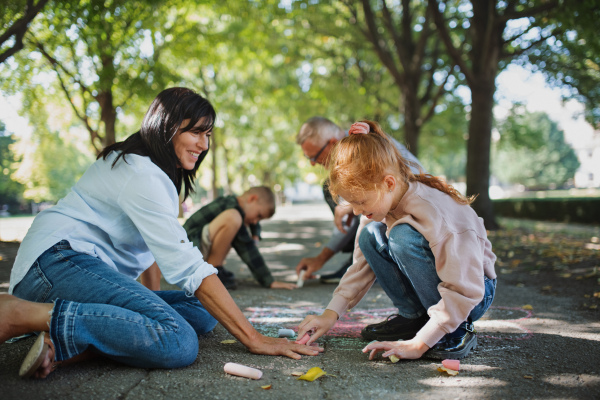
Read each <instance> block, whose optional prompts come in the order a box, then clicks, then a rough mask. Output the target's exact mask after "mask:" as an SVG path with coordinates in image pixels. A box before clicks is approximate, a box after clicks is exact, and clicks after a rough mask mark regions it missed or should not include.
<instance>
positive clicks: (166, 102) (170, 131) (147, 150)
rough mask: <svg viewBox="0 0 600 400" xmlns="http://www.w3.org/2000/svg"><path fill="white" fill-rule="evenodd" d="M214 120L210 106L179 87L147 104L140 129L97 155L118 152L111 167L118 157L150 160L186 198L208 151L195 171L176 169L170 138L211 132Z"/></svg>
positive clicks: (203, 99) (104, 157)
mask: <svg viewBox="0 0 600 400" xmlns="http://www.w3.org/2000/svg"><path fill="white" fill-rule="evenodd" d="M203 118H204V119H203ZM186 119H189V123H188V124H187V125H186V126H181V123H182V122H183V121H184V120H186ZM201 119H203V120H202V123H201V124H200V125H199V126H198V127H195V128H194V126H195V125H196V124H197V123H198V121H200V120H201ZM215 119H216V112H215V109H214V108H213V106H212V105H211V104H210V103H209V101H208V100H206V99H205V98H203V97H202V96H200V95H199V94H197V93H195V92H194V91H192V90H190V89H186V88H181V87H174V88H170V89H165V90H163V91H162V92H160V93H159V94H158V96H156V98H155V99H154V101H153V102H152V104H151V105H150V108H149V109H148V111H147V112H146V115H145V116H144V120H143V121H142V126H141V128H140V130H139V131H138V132H136V133H134V134H133V135H131V136H129V137H128V138H127V139H125V140H124V141H122V142H118V143H115V144H112V145H110V146H107V147H106V148H104V150H102V152H101V153H100V154H99V155H98V159H100V157H102V158H103V159H106V157H107V156H108V155H109V154H110V153H111V152H113V151H120V152H121V153H120V154H119V156H118V157H117V158H116V159H115V161H114V162H113V167H114V166H115V164H116V163H117V162H118V161H119V159H120V158H123V161H125V162H127V161H126V159H125V156H126V155H127V154H137V155H140V156H147V157H150V160H152V162H153V163H154V164H156V165H157V166H158V167H159V168H160V169H161V170H163V171H164V173H165V174H167V176H168V177H169V178H170V179H171V181H172V182H173V184H174V185H175V187H176V188H177V192H178V193H180V192H181V186H182V185H183V186H184V193H183V194H184V199H185V198H187V196H188V195H189V194H190V193H193V191H194V189H193V181H194V177H195V176H196V171H198V167H199V166H200V163H201V162H202V160H204V157H206V154H207V153H208V149H207V150H206V151H204V152H202V154H200V157H198V161H196V165H195V166H194V168H193V169H192V170H189V171H188V170H185V169H183V168H179V167H178V165H179V160H178V158H177V155H176V154H175V148H174V146H173V140H172V139H173V137H174V136H175V135H176V134H178V131H179V129H180V128H181V132H185V131H189V130H192V129H194V130H197V131H199V132H206V131H211V130H212V129H213V126H214V123H215ZM181 132H179V134H181Z"/></svg>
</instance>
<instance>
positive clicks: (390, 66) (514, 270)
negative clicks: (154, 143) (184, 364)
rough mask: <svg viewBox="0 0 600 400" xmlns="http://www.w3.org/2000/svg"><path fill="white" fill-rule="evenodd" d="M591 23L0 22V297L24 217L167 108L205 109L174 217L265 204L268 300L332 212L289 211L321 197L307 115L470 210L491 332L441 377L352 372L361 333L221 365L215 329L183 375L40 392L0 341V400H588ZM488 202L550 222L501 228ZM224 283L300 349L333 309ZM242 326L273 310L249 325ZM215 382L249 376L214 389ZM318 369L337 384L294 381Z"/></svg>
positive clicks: (251, 6) (423, 9)
mask: <svg viewBox="0 0 600 400" xmlns="http://www.w3.org/2000/svg"><path fill="white" fill-rule="evenodd" d="M599 3H600V2H599V1H598V0H581V1H565V0H531V1H527V0H502V1H501V0H473V1H467V0H444V1H443V0H429V1H427V0H421V1H419V0H387V1H382V0H378V1H376V0H363V1H352V0H329V1H319V0H305V1H294V0H264V1H258V0H247V1H246V0H237V1H213V0H207V1H202V2H189V1H157V0H147V1H140V0H138V1H111V0H103V1H98V0H83V1H68V0H67V1H52V0H8V1H6V0H0V5H1V6H2V9H1V12H0V23H1V28H0V165H1V166H0V207H1V209H0V213H2V215H3V216H1V217H0V292H6V291H7V290H8V280H9V276H10V270H11V268H12V264H13V262H14V258H15V256H16V253H17V250H18V246H19V242H20V240H21V239H22V237H23V236H24V234H25V233H26V231H27V228H28V226H29V224H31V221H32V219H33V216H32V214H35V213H37V212H38V211H39V210H40V209H42V208H44V207H49V206H52V205H53V204H55V202H56V201H57V200H58V199H60V198H61V197H63V196H64V195H65V194H66V193H67V192H68V190H69V189H70V187H71V186H72V185H73V184H74V183H75V182H76V181H77V179H78V178H79V177H80V176H81V174H82V173H83V172H84V171H85V169H86V168H87V167H88V166H89V165H90V164H91V163H92V162H93V160H94V159H95V156H96V154H97V152H98V151H99V150H100V149H101V148H103V147H104V146H106V145H107V144H110V143H113V142H114V141H118V140H122V139H124V138H125V137H127V136H128V135H130V134H132V133H134V132H135V131H136V130H137V129H138V127H139V125H140V122H141V119H142V117H143V114H144V112H145V111H146V109H147V107H148V105H149V104H150V102H151V101H152V99H153V98H154V97H155V96H156V95H157V94H158V93H159V92H160V91H161V90H163V89H165V88H167V87H172V86H186V87H190V88H192V89H194V90H196V91H198V92H199V93H201V94H202V95H204V96H206V97H207V98H208V99H210V101H211V102H212V103H213V104H214V106H215V108H216V110H217V113H218V120H217V125H216V128H215V131H214V134H213V136H212V143H211V152H210V154H209V156H208V157H207V159H206V160H205V161H204V163H203V165H202V166H201V168H200V171H199V173H198V180H197V184H198V185H197V193H196V194H195V195H193V196H192V199H191V202H190V203H188V204H187V206H188V212H189V211H191V210H192V209H195V208H197V207H199V206H200V205H202V204H203V203H205V202H207V201H209V200H210V199H212V198H214V196H216V195H219V194H227V193H240V192H241V191H242V190H244V189H246V188H248V187H249V186H252V185H259V184H264V185H268V186H270V187H272V188H273V189H274V190H275V191H276V193H278V198H279V200H280V201H281V203H280V204H279V205H278V208H277V212H276V214H275V216H274V217H273V218H272V219H271V220H268V221H264V224H262V225H263V240H262V241H261V244H260V249H261V252H262V253H263V255H264V256H265V259H266V261H267V262H268V264H269V267H270V268H271V269H272V270H273V271H274V274H275V275H276V276H277V277H278V278H279V279H281V280H286V281H289V282H295V280H296V275H295V270H294V266H295V265H296V264H297V262H298V260H299V259H300V258H301V257H307V256H314V255H316V254H317V253H318V251H319V248H320V246H321V245H322V244H323V243H326V241H327V239H328V237H329V235H330V233H331V215H330V213H329V210H328V208H327V206H326V205H325V203H324V202H322V201H320V202H319V203H304V202H306V201H309V200H314V199H315V198H318V197H319V196H320V195H321V188H320V184H321V182H322V181H323V179H324V178H325V176H326V171H324V170H323V169H322V168H321V167H316V168H313V167H311V166H310V163H309V162H308V160H307V159H305V158H304V157H303V155H302V152H301V150H300V148H299V146H297V145H296V144H295V140H294V139H295V136H296V133H297V132H298V129H299V128H300V126H301V124H302V123H303V122H304V121H305V120H306V119H308V118H310V117H312V116H314V115H320V116H324V117H327V118H330V119H331V120H333V121H334V122H336V123H338V124H339V125H340V126H342V127H343V128H344V129H347V128H348V127H349V125H350V124H351V123H352V122H354V121H356V120H358V119H363V118H368V119H374V120H377V121H379V122H380V123H381V124H382V125H383V127H384V129H385V130H386V131H387V132H388V133H390V134H391V135H393V136H394V137H395V138H396V139H398V140H399V141H400V142H402V143H405V144H406V145H407V146H408V147H409V148H410V149H411V151H413V153H415V154H416V155H418V157H419V159H420V160H421V162H422V163H423V165H424V166H425V167H426V168H427V170H428V171H429V172H431V173H432V174H435V175H439V176H444V177H445V178H446V179H447V180H448V181H449V182H451V183H453V184H455V185H456V186H457V188H459V189H460V190H462V191H464V192H465V193H468V194H474V193H478V194H479V197H478V199H477V201H476V202H475V203H474V207H475V208H476V210H477V212H478V213H479V215H480V216H482V217H483V218H484V220H485V223H486V226H487V227H488V228H490V231H489V238H490V240H491V241H492V244H493V248H494V252H495V254H496V255H497V256H498V260H497V264H496V271H497V272H498V275H499V290H498V296H497V299H496V300H495V302H494V305H493V310H492V312H490V313H488V314H489V315H487V316H486V317H485V318H484V320H483V321H481V322H478V323H477V324H476V327H477V329H478V331H479V334H478V336H479V340H480V345H481V346H480V348H478V349H477V350H476V351H475V352H474V353H473V354H472V355H471V356H470V357H469V358H467V359H465V360H464V361H463V363H462V365H461V372H460V374H459V375H458V377H449V376H446V375H444V374H442V373H440V372H438V371H437V369H436V367H437V365H434V364H432V363H431V362H430V361H427V360H418V361H414V362H410V363H398V364H392V363H390V362H389V361H387V360H378V361H375V362H368V361H366V359H365V358H364V355H363V354H362V353H361V352H360V349H361V348H362V347H363V346H364V343H363V342H362V341H361V340H360V339H359V338H358V336H359V332H360V329H361V327H362V326H364V325H365V324H366V323H372V322H376V321H375V320H373V321H368V320H367V319H364V318H363V319H360V320H358V321H354V324H353V325H352V327H353V329H354V330H353V335H350V336H351V337H336V336H335V335H329V336H328V337H325V338H324V339H323V341H324V344H325V346H326V347H327V348H328V350H327V351H326V353H325V354H324V355H322V356H320V357H319V358H318V359H315V360H313V359H310V358H305V359H303V360H301V361H299V362H297V361H294V360H290V359H285V358H283V357H278V358H268V357H262V356H256V355H253V354H250V353H249V352H247V351H246V350H245V349H244V348H243V346H241V345H240V344H239V343H237V344H224V342H223V340H224V339H231V336H230V335H229V334H228V333H227V332H226V331H225V330H224V329H222V328H220V327H218V328H217V329H216V330H215V334H214V335H213V336H210V337H208V338H205V340H203V341H201V343H202V346H203V347H202V348H201V350H200V354H199V357H198V360H197V361H196V362H195V363H194V364H193V365H191V366H190V367H188V368H184V369H178V370H151V369H139V368H128V367H125V366H123V365H119V364H116V363H111V362H107V361H104V360H103V361H98V362H93V363H87V364H82V365H78V366H77V368H68V367H67V368H63V369H61V371H60V372H57V373H54V374H52V375H51V376H50V377H49V379H47V380H45V381H43V382H32V381H24V380H20V379H18V376H17V371H18V368H19V365H20V362H21V360H22V358H23V357H24V355H25V354H26V352H27V351H28V349H29V348H30V346H31V343H32V340H33V338H29V339H26V340H23V341H18V342H16V343H13V344H9V343H4V344H2V345H0V365H1V367H0V382H1V384H0V386H2V389H3V396H4V397H5V398H7V399H25V398H27V399H34V398H40V399H42V398H54V397H56V398H83V397H85V398H90V399H103V398H107V399H109V398H124V399H125V398H127V399H137V398H140V399H142V398H143V399H146V398H149V397H151V398H174V397H177V398H198V396H199V395H200V396H201V397H203V398H235V399H241V398H257V397H260V398H264V399H268V398H277V399H280V398H282V397H285V398H287V399H295V398H307V397H310V398H328V399H338V398H339V399H342V398H343V399H346V398H349V397H352V398H356V399H362V398H365V399H371V398H410V399H415V398H416V399H420V398H423V399H429V398H441V397H448V398H473V399H482V398H519V399H520V398H573V399H588V398H590V399H597V398H598V397H599V396H598V394H599V393H600V371H599V369H598V368H599V365H600V360H599V359H598V357H599V354H600V353H598V351H596V350H594V349H597V348H598V342H599V341H600V334H599V333H600V328H599V322H598V321H599V319H598V307H599V306H600V288H599V285H600V222H599V221H600V217H598V212H600V206H598V201H599V198H600V195H599V194H598V193H599V190H600V165H599V163H600V133H599V132H600V131H599V130H598V128H599V127H600V125H599V124H598V122H599V118H600V109H599V108H598V106H597V105H598V104H599V103H598V97H599V96H600V92H599V91H598V88H600V85H599V84H598V83H600V67H599V65H600V48H599V47H600V38H599V37H598V35H597V21H599V20H600V4H599ZM503 201H504V202H508V203H510V204H509V206H511V205H512V209H513V211H515V210H517V209H519V210H521V211H523V210H524V211H525V214H526V216H527V217H533V216H536V217H537V218H543V219H547V220H550V221H534V220H527V219H522V218H521V219H515V218H506V215H507V214H510V212H509V211H510V208H511V207H508V208H507V207H504V208H502V209H501V208H500V207H498V206H499V205H500V204H501V202H503ZM289 203H293V204H291V205H289ZM557 205H562V206H563V207H562V208H557V207H556V206H557ZM540 210H541V212H540ZM572 210H575V211H576V212H575V213H573V214H571V213H570V212H571V211H572ZM520 216H521V217H522V213H521V215H520ZM184 217H185V215H184ZM576 217H577V218H578V219H577V221H578V223H577V224H573V223H571V222H573V220H575V219H576ZM582 222H585V223H582ZM497 228H500V229H497ZM338 256H339V255H338ZM340 261H341V259H340V258H339V257H338V259H335V258H334V259H333V260H332V262H330V263H328V265H326V268H325V269H327V271H325V273H326V272H333V271H334V270H336V269H337V268H338V267H339V265H338V264H339V262H340ZM228 268H230V269H231V270H232V271H234V272H235V273H236V275H237V276H238V277H239V278H240V288H239V289H238V290H237V291H236V292H235V293H233V294H232V295H233V296H234V299H235V301H236V303H237V304H238V305H239V306H240V308H241V309H243V310H244V312H245V313H246V315H247V316H248V317H249V318H251V319H252V322H253V324H254V325H255V326H256V327H258V328H259V329H260V330H261V332H263V333H265V334H273V332H276V331H277V328H281V327H286V328H293V327H295V326H296V325H297V323H298V321H299V320H301V319H302V318H303V317H304V315H305V314H306V313H307V312H316V311H315V310H319V309H320V307H323V306H324V305H325V304H327V302H328V301H329V299H330V297H331V291H332V290H333V287H332V286H327V285H321V284H319V283H318V282H317V281H308V282H306V284H305V286H304V288H303V289H299V290H294V291H271V290H268V289H263V288H260V287H258V285H257V284H256V282H254V281H253V279H252V277H251V275H250V273H249V272H248V269H247V268H246V267H245V266H244V265H243V263H241V261H240V260H239V258H238V257H237V256H236V255H235V254H233V253H232V254H230V255H229V256H228ZM161 287H162V288H163V289H166V288H171V286H169V285H168V284H167V283H166V282H164V281H163V282H162V283H161ZM257 305H258V306H259V308H260V307H262V308H264V309H265V310H267V312H270V314H268V315H264V316H258V317H261V318H262V317H265V318H263V319H264V321H262V320H261V318H258V317H257V316H256V315H255V313H256V312H257V311H256V307H257ZM390 307H391V303H390V302H389V299H388V298H387V296H385V293H383V291H382V289H381V288H379V287H374V288H373V289H372V290H371V291H370V292H369V294H368V296H367V297H366V298H365V300H364V301H363V302H361V304H359V307H358V308H357V310H356V311H357V312H358V313H359V314H360V313H363V314H365V315H367V314H368V315H367V317H368V318H371V317H370V315H371V314H370V313H371V312H372V311H373V309H376V310H377V309H379V310H384V311H382V314H381V315H377V318H378V319H382V318H383V317H384V316H385V315H387V314H386V313H389V312H391V310H390V309H389V308H390ZM307 308H309V309H310V310H309V311H307ZM274 310H277V313H275V311H274ZM274 314H277V315H274ZM279 314H281V315H279ZM290 316H292V317H294V318H296V319H293V320H286V318H289V317H290ZM274 317H278V318H274ZM225 361H235V362H239V363H243V364H246V365H251V366H254V367H256V368H259V369H261V370H264V371H265V378H264V380H261V381H256V382H255V381H251V380H245V379H243V378H235V377H231V376H226V375H225V374H224V373H223V371H222V363H223V362H225ZM315 365H319V366H320V367H323V368H324V369H325V370H326V371H327V372H328V373H329V374H331V375H332V376H327V377H325V378H323V379H320V380H319V381H318V382H313V383H308V382H305V383H301V382H299V381H297V380H296V379H295V378H293V377H291V375H290V373H291V372H292V371H298V370H303V371H306V370H307V369H308V368H309V367H313V366H315ZM265 383H269V384H271V383H272V385H273V388H272V390H269V391H265V390H263V389H262V388H261V386H262V385H264V384H265Z"/></svg>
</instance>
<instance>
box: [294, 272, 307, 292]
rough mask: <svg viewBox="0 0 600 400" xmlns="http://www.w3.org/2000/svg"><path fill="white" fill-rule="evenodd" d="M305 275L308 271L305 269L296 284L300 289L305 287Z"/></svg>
mask: <svg viewBox="0 0 600 400" xmlns="http://www.w3.org/2000/svg"><path fill="white" fill-rule="evenodd" d="M304 274H306V270H305V269H303V270H302V271H300V275H298V282H296V286H298V287H299V288H301V287H302V286H304Z"/></svg>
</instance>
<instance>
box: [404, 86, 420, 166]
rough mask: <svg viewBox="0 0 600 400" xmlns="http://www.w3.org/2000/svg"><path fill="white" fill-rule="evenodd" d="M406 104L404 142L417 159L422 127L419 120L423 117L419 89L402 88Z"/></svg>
mask: <svg viewBox="0 0 600 400" xmlns="http://www.w3.org/2000/svg"><path fill="white" fill-rule="evenodd" d="M400 90H401V91H402V93H403V97H404V99H403V103H404V141H405V144H406V147H407V148H408V150H409V151H410V152H411V153H413V154H414V156H415V157H418V155H419V133H420V131H421V127H420V126H419V123H418V120H419V118H420V117H421V115H420V114H421V106H420V104H419V99H418V95H417V90H418V89H417V87H413V88H408V87H404V88H402V87H401V88H400Z"/></svg>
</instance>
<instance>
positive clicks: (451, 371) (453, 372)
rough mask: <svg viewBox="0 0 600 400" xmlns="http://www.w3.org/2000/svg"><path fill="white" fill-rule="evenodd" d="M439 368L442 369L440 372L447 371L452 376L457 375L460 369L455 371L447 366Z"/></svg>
mask: <svg viewBox="0 0 600 400" xmlns="http://www.w3.org/2000/svg"><path fill="white" fill-rule="evenodd" d="M437 370H438V371H440V372H445V373H447V374H448V375H450V376H456V375H458V371H455V370H453V369H450V368H446V367H438V369H437Z"/></svg>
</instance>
